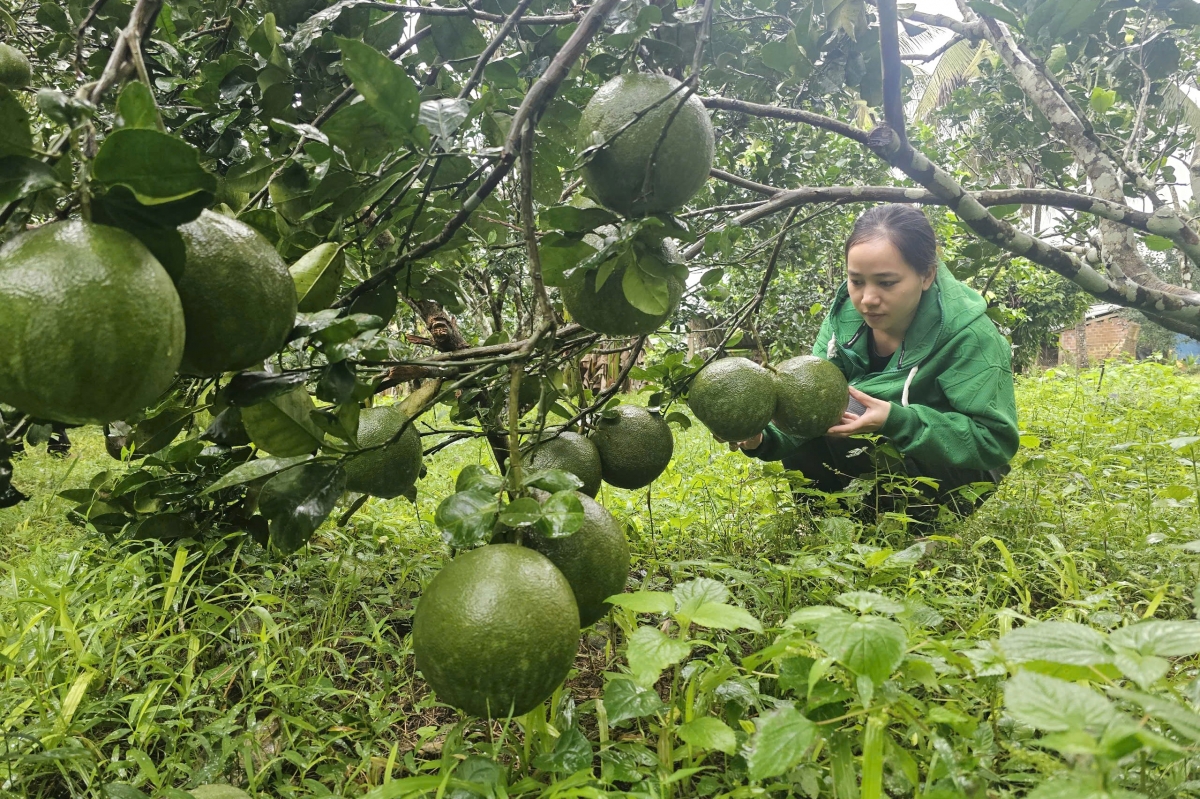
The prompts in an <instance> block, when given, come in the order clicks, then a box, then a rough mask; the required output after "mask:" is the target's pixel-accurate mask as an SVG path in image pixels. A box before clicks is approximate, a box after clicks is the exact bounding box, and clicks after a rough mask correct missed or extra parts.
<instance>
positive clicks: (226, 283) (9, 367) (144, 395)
mask: <svg viewBox="0 0 1200 799" xmlns="http://www.w3.org/2000/svg"><path fill="white" fill-rule="evenodd" d="M178 230H179V234H180V236H181V237H182V238H183V242H184V246H185V250H186V259H185V262H184V266H183V268H182V270H179V271H178V273H177V274H169V273H168V272H167V270H166V269H165V268H164V267H163V266H162V264H160V263H159V261H158V260H157V259H156V258H155V257H154V256H153V255H152V254H151V253H150V251H149V250H148V249H147V248H146V247H145V245H143V244H142V242H141V241H139V240H138V239H137V238H136V237H134V236H133V235H132V234H130V233H128V232H126V231H124V230H121V229H119V228H115V227H109V226H106V225H99V224H95V223H92V222H86V221H83V220H69V221H62V222H51V223H49V224H46V225H42V226H41V227H38V228H35V229H33V230H29V231H26V232H24V233H21V234H19V235H18V236H16V237H14V238H13V239H12V240H10V241H9V242H7V243H6V244H5V245H4V246H3V247H2V248H0V340H2V341H4V342H5V347H4V350H3V352H0V401H3V402H6V403H8V404H10V405H13V406H15V407H16V408H18V409H19V410H22V411H25V412H27V413H30V414H32V415H33V416H35V417H37V418H40V419H49V420H54V421H59V422H67V423H72V424H85V423H104V422H111V421H114V420H117V419H122V418H125V417H126V416H129V415H130V414H133V413H135V412H136V411H138V410H140V409H142V408H144V407H146V406H147V405H150V404H151V403H153V402H154V401H155V399H156V398H157V397H158V396H159V395H160V394H161V393H162V392H163V391H164V390H165V389H166V388H167V387H168V386H169V385H170V384H171V382H172V380H174V378H175V375H176V373H177V372H178V373H183V374H187V375H197V376H209V375H216V374H221V373H223V372H229V371H236V370H240V369H245V368H247V367H250V366H254V365H256V364H260V363H262V361H263V359H265V358H266V357H267V356H269V355H270V354H271V353H273V352H276V351H277V350H279V349H280V347H282V346H283V344H284V341H285V340H286V339H287V336H288V333H289V332H291V329H292V325H293V323H294V321H295V316H296V290H295V286H294V284H293V281H292V278H291V275H290V274H289V273H288V269H287V266H286V265H285V264H284V262H283V259H281V258H280V257H279V255H278V253H276V252H275V249H274V247H272V246H271V245H270V243H269V242H267V241H266V239H264V238H263V237H262V236H261V235H259V233H258V232H257V231H255V230H254V229H253V228H251V227H249V226H248V225H246V224H244V223H242V222H239V221H237V220H236V219H231V218H229V217H226V216H222V215H220V214H217V213H213V212H211V211H204V212H203V213H201V215H200V216H199V217H198V218H197V219H195V220H193V221H191V222H188V223H186V224H184V225H181V226H180V227H179V229H178Z"/></svg>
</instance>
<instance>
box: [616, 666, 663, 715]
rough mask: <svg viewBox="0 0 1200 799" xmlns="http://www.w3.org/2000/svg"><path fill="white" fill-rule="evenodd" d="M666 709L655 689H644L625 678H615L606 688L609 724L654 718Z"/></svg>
mask: <svg viewBox="0 0 1200 799" xmlns="http://www.w3.org/2000/svg"><path fill="white" fill-rule="evenodd" d="M665 707H666V705H664V704H663V701H662V699H661V698H659V695H658V692H657V691H655V690H654V689H653V688H643V687H642V686H640V685H638V684H637V683H635V682H634V681H633V680H628V679H625V678H624V677H614V678H613V679H611V680H609V682H608V685H607V686H605V688H604V711H605V713H607V714H608V723H609V724H619V723H620V722H622V721H625V720H626V719H640V718H645V717H646V716H653V715H654V714H655V713H658V712H659V711H661V710H663V709H664V708H665Z"/></svg>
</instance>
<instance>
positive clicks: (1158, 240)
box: [1142, 235, 1175, 252]
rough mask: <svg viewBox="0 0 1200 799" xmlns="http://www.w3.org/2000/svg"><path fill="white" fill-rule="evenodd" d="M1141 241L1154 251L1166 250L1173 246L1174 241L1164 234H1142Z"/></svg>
mask: <svg viewBox="0 0 1200 799" xmlns="http://www.w3.org/2000/svg"><path fill="white" fill-rule="evenodd" d="M1142 243H1143V244H1145V245H1146V249H1148V250H1153V251H1154V252H1166V251H1167V250H1170V249H1172V248H1173V247H1174V246H1175V242H1173V241H1171V240H1170V239H1168V238H1167V237H1165V236H1155V235H1149V236H1142Z"/></svg>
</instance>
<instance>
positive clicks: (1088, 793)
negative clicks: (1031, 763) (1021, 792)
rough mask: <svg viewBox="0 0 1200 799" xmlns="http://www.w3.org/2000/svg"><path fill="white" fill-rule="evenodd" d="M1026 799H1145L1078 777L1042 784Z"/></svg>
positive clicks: (1132, 793) (1138, 795)
mask: <svg viewBox="0 0 1200 799" xmlns="http://www.w3.org/2000/svg"><path fill="white" fill-rule="evenodd" d="M1026 799H1147V797H1146V795H1145V794H1144V793H1138V792H1137V791H1126V790H1124V789H1123V788H1107V789H1106V788H1105V787H1104V786H1102V785H1098V784H1097V783H1096V782H1094V781H1093V780H1090V779H1087V778H1086V777H1082V776H1080V775H1071V776H1066V777H1055V778H1054V779H1052V780H1049V781H1047V782H1043V783H1042V784H1041V785H1039V786H1037V787H1036V788H1034V789H1033V790H1032V791H1030V792H1029V793H1028V794H1026Z"/></svg>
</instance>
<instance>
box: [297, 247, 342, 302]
mask: <svg viewBox="0 0 1200 799" xmlns="http://www.w3.org/2000/svg"><path fill="white" fill-rule="evenodd" d="M288 271H289V272H290V273H291V275H292V279H293V280H294V281H295V283H296V296H297V298H298V302H297V305H296V310H298V311H300V312H301V313H314V312H316V311H322V310H324V309H326V308H328V307H329V306H330V305H332V304H333V301H334V300H336V299H337V296H338V292H339V291H341V289H342V276H343V275H344V274H345V273H346V253H344V252H342V248H341V247H339V246H338V245H336V244H334V243H332V242H325V243H323V244H318V245H317V246H316V247H314V248H312V249H311V250H309V251H308V252H307V253H305V254H304V256H303V257H302V258H300V260H298V261H296V263H294V264H292V265H291V266H290V267H288Z"/></svg>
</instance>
